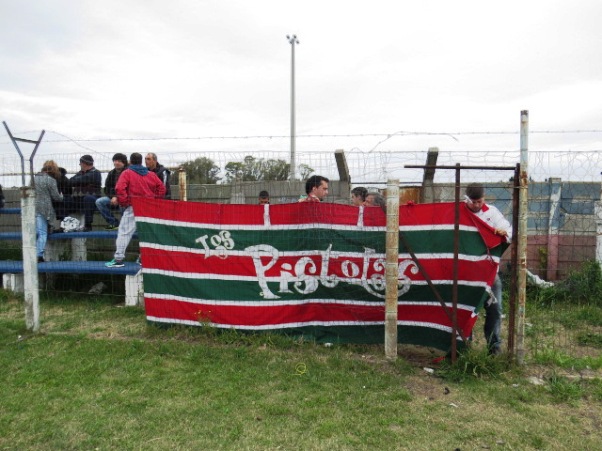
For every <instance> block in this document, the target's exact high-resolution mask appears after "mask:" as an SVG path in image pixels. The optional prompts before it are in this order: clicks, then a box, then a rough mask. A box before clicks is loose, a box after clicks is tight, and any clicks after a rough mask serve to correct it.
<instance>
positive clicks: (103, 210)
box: [96, 153, 128, 230]
mask: <svg viewBox="0 0 602 451" xmlns="http://www.w3.org/2000/svg"><path fill="white" fill-rule="evenodd" d="M127 165H128V157H126V156H125V155H124V154H122V153H116V154H115V155H113V167H114V169H112V170H111V171H109V174H108V175H107V179H106V180H105V195H104V196H103V197H99V198H98V199H96V208H98V211H99V212H100V214H101V215H102V217H103V218H105V220H106V221H107V223H108V224H109V225H108V226H106V227H105V230H117V227H118V226H119V221H118V220H117V219H116V218H115V216H113V212H112V211H111V210H116V209H118V208H120V207H119V204H118V202H117V196H116V195H115V185H116V184H117V180H118V179H119V176H120V175H121V173H122V172H123V171H124V169H126V168H127Z"/></svg>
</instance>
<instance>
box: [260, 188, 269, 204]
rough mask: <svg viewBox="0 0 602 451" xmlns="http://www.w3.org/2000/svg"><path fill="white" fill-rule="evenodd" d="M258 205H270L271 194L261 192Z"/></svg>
mask: <svg viewBox="0 0 602 451" xmlns="http://www.w3.org/2000/svg"><path fill="white" fill-rule="evenodd" d="M257 203H258V204H259V205H265V204H269V203H270V193H268V192H267V191H261V192H260V193H259V197H258V199H257Z"/></svg>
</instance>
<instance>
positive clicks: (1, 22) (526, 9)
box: [0, 0, 602, 161]
mask: <svg viewBox="0 0 602 451" xmlns="http://www.w3.org/2000/svg"><path fill="white" fill-rule="evenodd" d="M601 19H602V2H600V1H599V0H572V1H571V0H566V1H564V0H546V1H543V0H542V1H539V0H536V1H525V0H522V1H514V0H507V1H505V2H491V1H483V0H478V1H462V0H456V1H449V0H441V1H440V0H433V1H429V0H424V1H402V0H395V1H378V0H374V1H350V0H345V1H329V0H320V1H315V0H304V1H297V2H290V1H283V0H279V1H276V0H275V1H271V0H270V1H267V0H253V1H249V0H246V1H245V0H236V1H228V0H219V1H213V0H211V1H202V0H171V1H168V2H166V1H155V0H102V1H98V0H95V1H91V0H71V1H69V0H62V1H61V0H48V1H33V0H0V58H1V64H0V120H3V121H6V122H7V123H8V125H9V127H10V128H11V130H12V131H13V132H14V133H16V134H18V135H19V134H20V135H21V136H23V137H29V138H35V137H37V135H38V134H39V132H40V131H41V130H42V129H44V130H46V131H47V136H46V137H45V140H47V143H45V144H44V145H43V146H41V149H40V152H41V153H44V152H46V153H52V152H55V153H56V152H59V150H58V149H59V147H60V148H61V149H62V150H61V151H65V152H69V151H74V152H79V153H82V151H83V150H84V149H88V152H97V153H102V152H107V153H111V152H112V151H119V150H124V151H130V150H132V149H134V148H136V146H137V147H140V148H151V149H153V148H152V146H151V145H150V144H148V143H147V142H138V141H135V142H133V143H132V142H124V141H111V142H109V143H107V142H104V141H85V142H81V143H80V146H73V145H72V144H69V145H67V144H65V143H60V144H57V143H53V142H52V141H53V140H58V139H61V138H62V137H68V138H70V139H74V140H79V139H88V140H90V139H98V138H101V139H125V138H145V139H149V138H179V139H182V141H168V142H167V143H168V147H169V149H170V151H176V150H182V151H193V150H204V149H208V148H209V147H211V148H212V149H217V148H218V147H219V146H221V145H225V146H229V147H228V148H230V149H234V148H235V149H242V150H241V151H247V150H248V151H249V152H251V151H253V150H254V149H256V148H267V147H269V148H270V149H271V150H274V151H287V150H288V149H289V141H288V140H287V139H275V140H271V141H269V143H267V144H266V142H265V140H264V141H262V142H260V143H258V142H257V141H256V140H235V142H234V141H232V140H221V141H219V144H217V143H216V142H215V141H214V142H211V143H210V144H207V142H206V141H202V140H184V138H195V137H219V136H228V137H234V136H287V135H288V134H289V133H290V74H291V64H290V63H291V61H290V60H291V45H290V44H289V43H288V41H287V39H286V35H287V34H296V35H297V36H298V39H299V41H300V44H299V45H298V46H296V48H295V55H296V88H297V89H296V118H297V119H296V123H297V134H298V135H299V137H300V138H299V139H298V141H297V146H298V147H299V150H300V152H303V151H308V149H310V148H311V149H312V150H316V151H324V152H331V151H332V150H333V149H335V148H345V150H346V151H350V152H352V151H354V150H356V151H360V152H368V151H370V150H372V149H375V148H378V150H379V151H380V150H383V151H389V150H393V151H411V150H420V151H423V150H425V149H426V148H428V147H431V146H438V147H440V148H441V149H442V150H445V149H462V150H473V149H485V148H487V149H490V148H494V149H496V150H506V149H508V150H515V149H518V147H519V140H518V131H519V119H520V111H521V110H523V109H527V110H529V113H530V129H531V130H532V131H572V130H598V129H600V130H602V77H601V75H600V74H602V58H601V57H600V51H601V50H602V23H601ZM402 131H403V132H420V133H424V132H429V133H440V134H442V135H427V136H425V135H418V136H406V135H404V134H403V133H399V134H398V135H394V136H393V137H392V138H390V139H388V140H384V137H383V136H371V137H364V138H351V139H343V138H341V139H338V138H335V137H328V138H323V139H318V138H311V139H308V138H305V139H304V138H303V136H307V135H347V134H383V135H386V134H394V133H396V132H402ZM498 131H506V132H515V133H516V134H515V135H493V136H492V135H489V134H485V135H472V134H471V133H472V132H498ZM1 133H2V137H0V152H1V153H2V154H3V155H4V154H7V153H10V154H11V155H12V154H14V153H15V151H14V148H13V147H12V144H10V143H9V141H8V139H5V138H7V136H6V133H5V131H4V129H3V128H2V130H1ZM444 133H457V135H456V136H455V137H454V138H451V137H450V136H447V135H444ZM462 133H466V134H462ZM381 141H382V142H381ZM379 143H380V144H379ZM163 145H164V146H165V145H167V144H166V142H164V143H163ZM82 146H85V148H84V147H82ZM149 146H150V147H149ZM257 146H259V147H257ZM530 149H533V150H562V151H592V150H597V149H602V134H601V133H581V134H541V135H536V134H534V135H532V136H531V137H530ZM141 150H142V149H141ZM153 150H154V149H153ZM164 151H165V152H167V150H164ZM109 161H110V160H109Z"/></svg>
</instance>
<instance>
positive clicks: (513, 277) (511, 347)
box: [508, 164, 520, 356]
mask: <svg viewBox="0 0 602 451" xmlns="http://www.w3.org/2000/svg"><path fill="white" fill-rule="evenodd" d="M519 188H520V164H517V165H516V169H515V170H514V184H513V187H512V230H515V231H516V230H518V205H519V199H518V196H519ZM515 235H517V234H516V232H515ZM517 244H518V239H517V237H516V236H515V238H514V239H513V240H512V243H511V244H510V253H511V254H510V292H509V304H508V355H509V356H514V355H515V352H516V345H515V340H516V286H517V281H518V245H517Z"/></svg>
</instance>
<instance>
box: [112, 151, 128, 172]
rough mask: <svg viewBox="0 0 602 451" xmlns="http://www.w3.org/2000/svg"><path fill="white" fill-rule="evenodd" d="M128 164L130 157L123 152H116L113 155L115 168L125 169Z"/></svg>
mask: <svg viewBox="0 0 602 451" xmlns="http://www.w3.org/2000/svg"><path fill="white" fill-rule="evenodd" d="M127 165H128V157H126V156H125V155H124V154H122V153H116V154H115V155H113V166H114V167H115V169H123V168H124V167H126V166H127Z"/></svg>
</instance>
